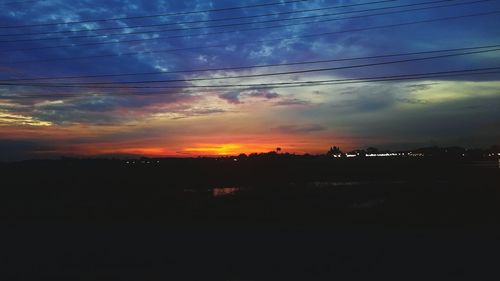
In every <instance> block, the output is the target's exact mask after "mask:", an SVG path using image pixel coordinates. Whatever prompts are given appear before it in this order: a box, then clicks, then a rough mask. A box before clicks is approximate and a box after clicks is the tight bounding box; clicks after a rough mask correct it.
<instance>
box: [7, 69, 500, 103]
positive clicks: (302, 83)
mask: <svg viewBox="0 0 500 281" xmlns="http://www.w3.org/2000/svg"><path fill="white" fill-rule="evenodd" d="M498 73H500V67H488V68H474V69H462V70H451V71H440V72H424V73H413V74H400V75H384V76H375V77H373V76H372V77H360V78H346V79H328V80H312V81H295V82H280V83H261V84H234V85H227V84H226V85H207V86H203V87H202V88H207V89H212V90H210V91H209V92H213V89H217V88H220V89H225V90H227V89H228V88H242V87H243V88H247V89H242V90H255V89H269V88H272V89H276V88H296V87H311V86H327V85H342V84H358V83H373V82H390V81H403V80H414V79H429V78H439V77H454V76H468V75H487V74H498ZM176 88H177V89H189V88H193V86H172V87H171V88H170V89H176ZM196 92H197V93H202V92H203V90H198V89H197V90H196ZM165 94H172V93H170V92H158V91H156V92H143V93H130V92H128V93H116V92H113V93H110V92H108V93H90V94H89V93H73V94H72V93H65V94H53V93H51V94H48V95H45V94H28V95H26V94H21V95H19V94H16V95H15V96H12V95H10V96H3V97H2V98H4V99H6V98H7V99H9V98H10V99H12V98H22V97H30V98H40V97H79V96H82V95H83V96H89V95H93V96H94V95H117V96H128V95H140V96H146V95H165Z"/></svg>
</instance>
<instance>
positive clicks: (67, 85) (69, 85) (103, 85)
mask: <svg viewBox="0 0 500 281" xmlns="http://www.w3.org/2000/svg"><path fill="white" fill-rule="evenodd" d="M494 51H500V48H497V49H492V50H480V51H471V52H466V53H458V54H445V55H438V56H429V57H421V58H411V59H404V60H395V61H386V62H377V63H369V64H358V65H349V66H338V67H328V68H314V69H306V70H294V71H285V72H272V73H260V74H247V75H236V76H221V77H208V78H190V79H169V80H155V81H124V82H91V83H9V82H2V83H0V86H22V87H48V88H99V89H166V88H169V87H170V86H149V85H148V86H144V85H140V86H124V85H130V84H152V83H175V82H183V83H186V82H197V81H214V80H227V79H237V78H238V79H240V78H256V77H269V76H282V75H292V74H304V73H315V72H325V71H332V70H342V69H353V68H363V67H373V66H381V65H389V64H398V63H406V62H414V61H422V60H431V59H438V58H446V57H455V56H463V55H471V54H480V53H486V52H494ZM108 85H111V86H108ZM116 85H117V86H116ZM195 86H196V85H195ZM195 86H191V85H190V86H187V87H195ZM197 87H198V86H197ZM199 87H203V86H199Z"/></svg>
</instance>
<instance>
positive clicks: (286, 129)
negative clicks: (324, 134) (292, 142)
mask: <svg viewBox="0 0 500 281" xmlns="http://www.w3.org/2000/svg"><path fill="white" fill-rule="evenodd" d="M324 130H326V127H324V126H322V125H319V124H312V125H303V126H299V125H284V126H278V127H275V128H273V129H272V131H277V132H280V133H285V134H303V133H313V132H319V131H324Z"/></svg>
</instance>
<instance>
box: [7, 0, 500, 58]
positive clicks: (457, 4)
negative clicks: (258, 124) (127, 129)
mask: <svg viewBox="0 0 500 281" xmlns="http://www.w3.org/2000/svg"><path fill="white" fill-rule="evenodd" d="M445 1H449V0H445ZM489 1H497V0H477V1H471V2H464V3H454V4H448V5H441V6H432V7H423V8H414V9H407V10H401V11H391V12H384V13H376V14H369V15H359V16H351V17H343V18H334V19H325V20H315V21H308V22H299V23H289V24H280V25H271V26H263V27H252V28H245V29H237V30H226V31H218V32H205V33H199V34H184V35H174V36H167V37H156V38H141V39H133V40H115V41H107V42H94V43H81V44H79V43H76V44H69V45H66V46H68V47H69V46H71V47H75V46H81V45H84V46H85V45H89V44H92V45H103V44H116V43H127V42H144V41H150V40H165V39H177V38H187V37H194V36H207V35H218V34H228V33H234V32H243V31H253V30H261V29H269V28H280V27H290V26H297V25H306V24H315V23H324V22H331V21H338V20H346V19H358V18H366V17H372V16H381V15H389V14H399V13H407V12H414V11H421V10H429V9H436V8H446V7H453V6H460V5H469V4H477V3H483V2H489ZM438 2H440V1H438ZM428 3H432V2H426V3H425V4H428ZM415 5H421V4H408V5H400V6H393V7H384V8H374V9H367V10H364V11H363V10H362V11H347V12H340V13H329V14H322V15H310V16H302V17H293V18H286V19H271V20H263V21H259V22H245V23H231V24H223V25H215V26H208V27H204V26H201V27H188V28H176V29H165V30H148V31H134V32H128V33H113V34H100V35H79V36H66V37H48V38H25V39H13V40H3V41H0V43H16V42H38V41H49V40H62V39H65V40H71V39H82V38H99V37H106V38H107V37H112V36H131V35H138V34H151V33H154V34H156V33H164V32H170V31H185V30H194V29H205V28H220V27H234V26H241V25H252V24H256V23H258V24H263V23H271V22H283V21H292V20H302V19H310V18H321V17H328V16H335V15H342V14H350V13H357V12H366V11H374V10H385V9H390V8H400V7H408V6H415ZM56 47H58V48H60V47H61V46H51V48H56ZM44 48H45V49H47V47H44ZM17 51H19V50H17Z"/></svg>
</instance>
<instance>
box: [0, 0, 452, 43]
mask: <svg viewBox="0 0 500 281" xmlns="http://www.w3.org/2000/svg"><path fill="white" fill-rule="evenodd" d="M394 1H398V0H383V1H375V2H364V3H356V4H348V5H337V6H328V7H321V8H315V9H306V10H293V11H286V12H275V13H267V14H260V15H249V16H239V17H229V18H217V19H208V20H195V21H176V22H170V23H156V24H147V25H127V26H118V27H105V28H88V29H77V30H61V31H50V32H32V33H8V34H0V36H27V35H50V34H64V33H76V32H95V31H104V30H122V29H135V28H148V27H161V26H171V25H183V24H198V23H209V22H219V21H229V20H242V19H254V18H261V17H270V16H281V15H290V14H298V13H308V12H317V11H324V10H331V9H339V8H347V7H356V6H364V5H373V4H380V3H386V2H394ZM450 1H457V0H440V1H431V2H424V3H415V4H412V6H415V5H423V4H425V3H440V2H450ZM405 6H406V5H405ZM396 7H400V6H396ZM389 8H395V7H389ZM354 12H357V11H354ZM359 12H364V10H361V11H359Z"/></svg>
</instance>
